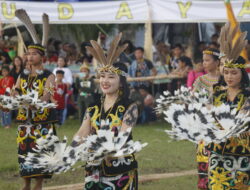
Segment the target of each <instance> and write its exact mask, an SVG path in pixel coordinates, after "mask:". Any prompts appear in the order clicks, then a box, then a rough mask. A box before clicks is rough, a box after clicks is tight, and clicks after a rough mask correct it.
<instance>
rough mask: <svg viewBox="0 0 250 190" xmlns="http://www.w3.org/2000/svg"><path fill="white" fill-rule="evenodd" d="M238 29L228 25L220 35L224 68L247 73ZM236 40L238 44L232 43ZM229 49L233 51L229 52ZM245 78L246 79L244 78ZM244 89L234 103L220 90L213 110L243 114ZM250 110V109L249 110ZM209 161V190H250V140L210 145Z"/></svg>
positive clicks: (215, 94) (249, 93) (246, 95)
mask: <svg viewBox="0 0 250 190" xmlns="http://www.w3.org/2000/svg"><path fill="white" fill-rule="evenodd" d="M238 30H239V26H238V25H237V26H236V27H235V28H232V27H231V26H230V25H229V24H227V25H225V26H224V27H223V28H222V30H221V34H220V46H221V49H220V51H221V53H223V57H224V59H225V63H224V68H225V67H226V68H238V69H241V70H243V71H242V72H244V69H245V61H244V59H238V58H239V56H240V53H241V51H242V50H243V48H244V47H245V45H246V43H247V41H246V40H245V38H246V33H242V34H241V35H238V36H237V35H236V32H237V31H238ZM233 40H235V43H234V42H233ZM229 47H230V48H229ZM242 77H243V75H242ZM245 88H246V87H243V86H242V87H241V90H240V92H239V93H238V94H237V96H236V97H235V99H234V100H233V101H231V100H229V99H228V98H227V97H228V94H227V90H226V89H225V88H221V87H220V86H217V87H215V88H214V92H213V104H214V106H220V105H221V104H223V103H224V104H226V105H229V106H230V108H231V109H236V110H237V112H241V110H242V108H246V107H245V106H244V104H245V103H246V100H247V99H248V98H249V97H250V91H249V90H247V89H245ZM247 109H249V108H247ZM247 111H249V110H247ZM209 150H210V151H211V154H210V158H209V189H211V190H214V189H216V190H217V189H218V190H219V189H221V190H226V189H227V190H236V189H240V190H248V189H249V188H250V136H249V132H248V133H246V135H244V137H231V138H229V139H227V140H226V141H225V142H222V143H211V144H210V145H209Z"/></svg>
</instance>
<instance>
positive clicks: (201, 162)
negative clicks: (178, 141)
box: [194, 50, 220, 189]
mask: <svg viewBox="0 0 250 190" xmlns="http://www.w3.org/2000/svg"><path fill="white" fill-rule="evenodd" d="M203 54H207V55H214V56H218V57H219V56H220V54H219V53H218V52H214V51H209V50H205V51H203ZM218 81H219V77H218V76H217V77H210V76H209V75H207V74H206V75H202V76H200V77H198V78H197V79H196V81H195V83H194V91H197V92H199V91H201V90H204V89H205V90H206V91H207V93H208V94H211V93H212V91H213V85H215V84H217V83H218ZM196 158H197V162H198V188H199V189H208V159H209V151H208V150H207V148H206V147H205V146H204V143H203V142H200V144H199V145H198V147H197V156H196Z"/></svg>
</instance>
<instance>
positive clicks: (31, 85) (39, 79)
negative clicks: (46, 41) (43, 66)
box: [16, 70, 55, 124]
mask: <svg viewBox="0 0 250 190" xmlns="http://www.w3.org/2000/svg"><path fill="white" fill-rule="evenodd" d="M50 75H51V72H50V71H48V70H44V71H43V73H42V74H38V75H37V76H35V77H30V76H29V75H26V74H24V73H21V75H20V90H21V94H27V91H29V90H35V91H37V92H38V96H39V97H41V96H42V95H43V92H44V87H45V84H46V81H47V79H48V77H49V76H50ZM54 118H55V117H54V113H53V111H52V109H47V108H45V109H44V110H38V111H31V110H28V109H24V108H20V109H19V110H18V114H17V118H16V119H17V121H18V122H20V123H24V122H27V121H29V122H31V123H33V124H47V123H54V122H55V119H54Z"/></svg>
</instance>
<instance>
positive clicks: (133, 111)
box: [121, 103, 138, 131]
mask: <svg viewBox="0 0 250 190" xmlns="http://www.w3.org/2000/svg"><path fill="white" fill-rule="evenodd" d="M137 118H138V107H137V105H136V104H135V103H133V104H132V105H130V106H129V108H128V110H127V111H126V112H125V114H124V117H123V120H122V127H121V131H126V130H127V129H128V128H130V127H133V126H135V124H136V122H137Z"/></svg>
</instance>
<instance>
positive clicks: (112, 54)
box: [86, 33, 128, 76]
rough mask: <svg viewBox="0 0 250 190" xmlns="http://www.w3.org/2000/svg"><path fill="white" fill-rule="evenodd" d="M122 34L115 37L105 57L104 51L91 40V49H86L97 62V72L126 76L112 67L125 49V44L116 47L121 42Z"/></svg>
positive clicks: (88, 47)
mask: <svg viewBox="0 0 250 190" xmlns="http://www.w3.org/2000/svg"><path fill="white" fill-rule="evenodd" d="M121 37H122V33H120V34H119V35H117V36H116V37H115V38H114V39H113V41H112V43H111V45H110V48H109V50H108V52H107V55H105V53H104V50H103V49H102V48H101V46H100V45H99V44H98V43H97V42H96V41H94V40H91V41H90V43H91V45H92V47H90V46H87V47H86V48H87V49H88V50H89V51H90V53H91V54H92V55H93V57H94V58H95V59H96V60H97V62H98V67H99V68H98V72H99V73H101V72H111V73H116V74H118V75H122V76H126V73H125V72H124V71H122V70H121V69H119V68H117V67H114V66H113V64H114V62H115V61H116V60H117V58H118V57H119V56H120V54H121V53H122V52H123V51H124V50H125V49H126V48H127V46H128V45H127V44H124V45H122V46H120V47H119V46H118V45H119V42H120V40H121Z"/></svg>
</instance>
